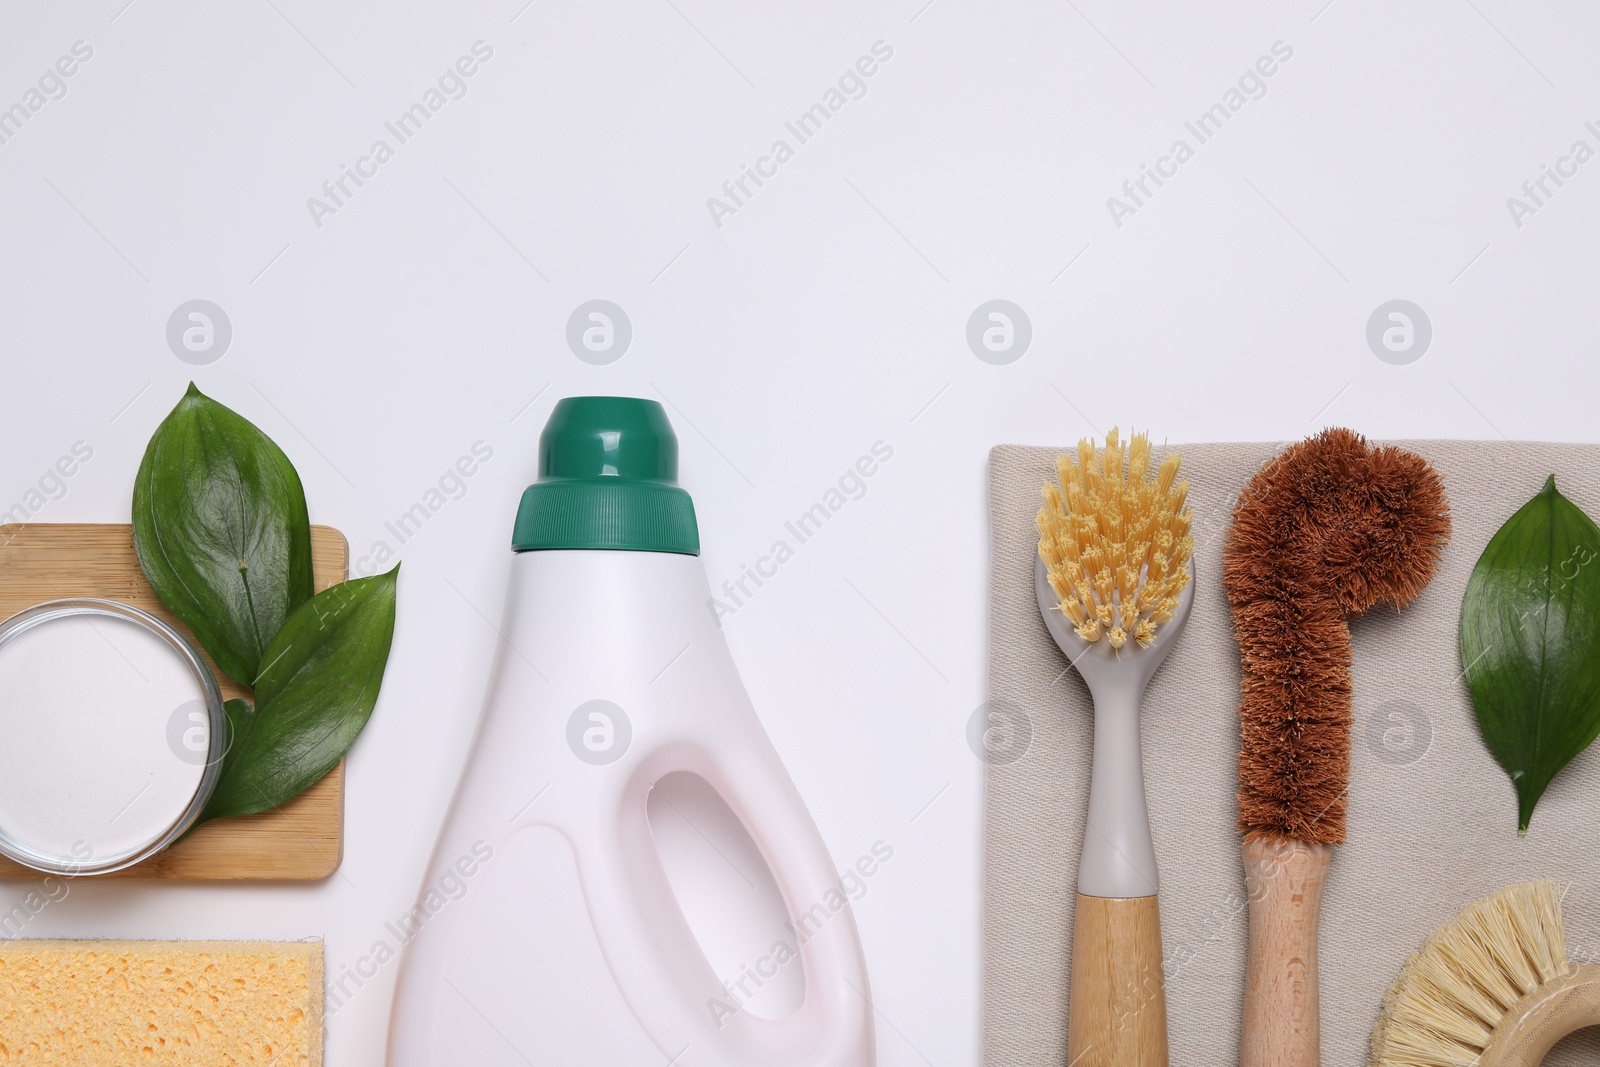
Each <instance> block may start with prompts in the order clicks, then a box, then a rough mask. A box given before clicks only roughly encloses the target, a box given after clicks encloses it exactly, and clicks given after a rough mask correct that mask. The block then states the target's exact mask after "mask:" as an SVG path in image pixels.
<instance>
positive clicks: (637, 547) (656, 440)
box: [511, 396, 700, 556]
mask: <svg viewBox="0 0 1600 1067" xmlns="http://www.w3.org/2000/svg"><path fill="white" fill-rule="evenodd" d="M551 548H610V549H623V550H630V551H635V552H680V553H683V554H685V555H690V556H698V555H699V554H700V530H699V527H698V526H697V525H696V523H695V519H694V501H693V500H691V499H689V494H688V493H687V492H685V491H684V490H683V489H682V488H680V487H679V486H678V435H677V434H675V433H673V432H672V423H670V422H668V421H667V413H666V411H665V410H664V409H663V408H662V407H661V405H660V404H658V403H656V402H655V401H654V400H642V399H639V398H638V397H631V396H569V397H567V398H566V399H564V400H561V401H559V402H558V403H557V404H556V406H555V410H554V411H552V412H551V413H550V421H549V422H547V423H545V425H544V433H542V434H540V435H539V480H538V481H536V482H534V483H533V484H532V485H530V486H528V488H527V489H526V490H524V491H523V494H522V504H521V506H519V507H518V508H517V522H516V526H515V527H514V528H513V529H512V532H511V549H512V551H514V552H533V551H538V550H539V549H551Z"/></svg>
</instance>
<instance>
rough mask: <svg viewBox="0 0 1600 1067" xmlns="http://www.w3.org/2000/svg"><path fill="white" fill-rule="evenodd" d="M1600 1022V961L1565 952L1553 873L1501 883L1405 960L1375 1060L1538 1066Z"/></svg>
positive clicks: (1379, 1063) (1432, 1066) (1422, 1065)
mask: <svg viewBox="0 0 1600 1067" xmlns="http://www.w3.org/2000/svg"><path fill="white" fill-rule="evenodd" d="M1586 1026H1600V966H1596V965H1594V964H1583V965H1578V964H1574V963H1573V962H1572V961H1571V960H1569V959H1568V958H1567V944H1566V935H1565V933H1564V931H1563V929H1562V925H1561V898H1560V895H1559V894H1558V892H1557V890H1556V887H1555V886H1554V885H1553V884H1552V883H1550V882H1527V883H1524V884H1522V885H1514V886H1511V887H1510V888H1508V889H1502V890H1500V892H1498V893H1495V894H1494V895H1493V896H1489V897H1485V898H1484V899H1482V900H1480V901H1478V902H1476V903H1474V904H1471V905H1469V906H1468V907H1467V908H1466V910H1464V911H1463V912H1462V913H1461V914H1460V915H1458V916H1456V917H1455V918H1454V919H1451V920H1450V921H1449V922H1447V923H1445V924H1444V925H1443V926H1441V927H1439V928H1438V929H1437V930H1435V931H1434V932H1433V933H1432V934H1430V935H1429V936H1428V939H1427V940H1426V941H1424V942H1423V944H1422V948H1420V949H1418V950H1417V952H1416V953H1415V954H1414V955H1413V956H1412V957H1411V958H1410V959H1409V960H1407V961H1406V965H1405V967H1404V968H1403V969H1402V970H1401V971H1400V977H1399V978H1397V979H1395V983H1394V985H1393V986H1391V987H1390V988H1389V994H1388V996H1386V997H1385V998H1384V1002H1383V1013H1382V1014H1381V1015H1380V1016H1379V1017H1378V1025H1377V1027H1376V1028H1374V1030H1373V1032H1372V1053H1371V1058H1370V1059H1369V1060H1368V1064H1369V1067H1535V1065H1536V1064H1538V1063H1540V1062H1542V1061H1543V1060H1544V1057H1545V1054H1546V1053H1548V1052H1549V1051H1550V1049H1551V1048H1552V1047H1554V1045H1555V1044H1556V1042H1558V1041H1560V1040H1561V1039H1562V1038H1564V1037H1566V1036H1567V1035H1568V1034H1570V1033H1572V1032H1573V1031H1575V1030H1581V1029H1582V1028H1584V1027H1586Z"/></svg>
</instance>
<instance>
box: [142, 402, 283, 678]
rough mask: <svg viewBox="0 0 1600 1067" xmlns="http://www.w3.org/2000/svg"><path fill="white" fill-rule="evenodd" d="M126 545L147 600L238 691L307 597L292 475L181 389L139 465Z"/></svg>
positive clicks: (227, 419) (231, 415) (244, 426)
mask: <svg viewBox="0 0 1600 1067" xmlns="http://www.w3.org/2000/svg"><path fill="white" fill-rule="evenodd" d="M133 544H134V548H135V550H136V551H137V553H138V556H139V566H140V567H141V568H142V569H143V570H144V574H145V577H146V578H147V579H149V581H150V586H151V588H152V589H154V590H155V593H156V596H158V597H160V598H161V602H162V603H163V604H165V605H166V606H167V607H168V608H169V609H171V611H172V613H173V614H174V615H176V616H177V617H178V618H179V619H181V620H182V621H183V624H184V625H185V626H187V627H188V628H189V630H190V632H191V633H193V634H194V636H195V637H196V639H198V640H199V642H200V644H201V645H203V646H204V647H205V650H206V651H207V652H209V653H211V658H212V660H213V661H215V663H216V665H217V667H218V669H220V670H221V671H222V672H223V673H224V674H226V675H228V676H229V677H230V678H233V679H235V680H236V681H239V682H241V683H243V684H244V685H251V684H252V683H254V681H255V679H256V674H257V672H258V669H259V667H260V665H261V663H262V654H263V652H265V650H266V648H267V645H268V643H269V642H270V641H271V640H272V639H273V636H274V635H276V634H277V632H278V630H279V628H280V627H282V626H283V623H284V620H285V619H287V618H288V617H289V614H290V612H292V611H294V610H295V609H296V608H297V607H299V606H300V605H302V604H304V603H306V602H307V601H308V600H310V599H311V593H312V588H313V587H312V577H311V524H310V521H309V519H308V518H307V515H306V496H305V490H304V489H302V488H301V486H300V477H299V475H297V474H296V473H295V470H294V466H293V465H292V464H291V463H290V462H289V457H287V456H285V455H284V454H283V450H282V449H280V448H279V447H278V446H277V445H275V444H273V443H272V440H271V439H270V438H268V437H267V435H266V434H264V433H262V432H261V431H260V430H258V429H257V428H256V427H255V426H254V425H253V424H252V423H251V422H249V421H248V420H247V419H245V418H243V417H242V416H240V415H238V414H237V413H235V412H233V411H231V410H229V409H228V408H226V407H223V406H222V405H221V404H219V403H217V402H216V401H215V400H212V399H210V398H209V397H207V396H204V395H203V394H202V393H201V392H200V390H198V389H196V388H195V387H194V383H192V382H191V383H190V384H189V391H188V392H187V393H185V394H184V396H183V399H182V400H180V401H178V406H177V407H175V408H173V409H172V412H171V414H169V415H168V416H167V417H166V419H165V420H164V421H163V422H162V423H161V425H160V426H159V427H157V428H156V432H155V435H154V436H152V437H151V438H150V444H149V445H148V447H146V448H145V453H144V460H143V461H142V462H141V463H140V464H139V473H138V476H137V478H136V479H135V481H134V484H133Z"/></svg>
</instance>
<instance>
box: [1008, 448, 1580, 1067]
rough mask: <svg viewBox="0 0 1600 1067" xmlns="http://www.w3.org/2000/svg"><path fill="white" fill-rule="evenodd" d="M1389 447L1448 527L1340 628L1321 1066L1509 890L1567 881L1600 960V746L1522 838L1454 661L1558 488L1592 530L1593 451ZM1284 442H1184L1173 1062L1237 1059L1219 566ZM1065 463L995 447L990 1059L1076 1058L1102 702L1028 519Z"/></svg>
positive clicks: (1235, 931) (1149, 756)
mask: <svg viewBox="0 0 1600 1067" xmlns="http://www.w3.org/2000/svg"><path fill="white" fill-rule="evenodd" d="M1398 443H1399V444H1401V445H1403V446H1404V447H1406V448H1410V449H1413V450H1415V451H1416V452H1419V453H1421V454H1422V455H1423V456H1425V457H1426V458H1427V459H1428V460H1429V461H1431V462H1432V463H1433V464H1434V466H1435V467H1436V468H1438V470H1439V472H1440V473H1441V474H1442V475H1443V477H1444V480H1445V488H1446V492H1447V493H1448V495H1449V499H1450V509H1451V515H1452V517H1453V520H1454V533H1453V535H1452V537H1451V540H1450V544H1449V546H1448V547H1447V548H1446V550H1445V553H1444V556H1443V558H1442V560H1441V561H1440V566H1439V570H1438V573H1437V574H1436V576H1435V577H1434V579H1433V581H1432V583H1431V584H1430V585H1429V586H1428V587H1427V589H1425V590H1424V591H1423V593H1422V595H1421V596H1420V597H1419V598H1418V599H1417V600H1416V601H1415V602H1414V603H1412V604H1411V605H1410V606H1409V607H1407V608H1406V609H1404V610H1403V611H1401V612H1399V613H1396V612H1395V611H1394V610H1393V609H1383V608H1379V609H1375V610H1374V611H1373V612H1372V613H1371V614H1370V615H1368V616H1365V617H1363V618H1361V619H1357V620H1355V621H1354V622H1353V623H1352V625H1351V632H1352V636H1353V639H1354V656H1355V668H1354V680H1355V693H1354V714H1355V726H1354V730H1353V758H1352V770H1351V788H1350V814H1349V838H1348V841H1347V843H1346V844H1345V845H1344V846H1343V847H1341V848H1339V849H1338V850H1337V851H1336V853H1335V855H1334V859H1333V866H1332V870H1331V873H1330V875H1329V878H1328V887H1327V895H1326V897H1325V900H1324V904H1323V916H1322V934H1321V949H1320V951H1321V980H1322V1060H1323V1063H1324V1064H1325V1065H1326V1067H1357V1065H1359V1064H1364V1063H1365V1062H1366V1055H1367V1048H1368V1041H1369V1039H1370V1036H1371V1033H1372V1027H1373V1023H1374V1022H1375V1021H1376V1019H1377V1015H1378V1009H1379V1006H1380V1004H1381V1003H1382V1000H1383V995H1384V992H1385V990H1387V989H1388V987H1389V984H1390V983H1391V982H1392V981H1393V980H1394V978H1395V976H1396V975H1397V974H1399V972H1400V967H1401V964H1402V963H1404V962H1405V959H1406V957H1407V955H1408V954H1410V953H1411V952H1412V951H1413V950H1414V949H1415V948H1416V947H1417V946H1418V945H1419V944H1420V943H1421V942H1422V939H1423V938H1424V936H1426V935H1427V933H1428V932H1429V931H1430V930H1432V929H1433V928H1434V927H1435V926H1436V925H1438V924H1439V923H1441V922H1444V921H1445V920H1447V919H1449V918H1451V917H1452V916H1454V915H1455V914H1456V913H1457V912H1458V911H1459V910H1460V909H1461V908H1462V906H1463V905H1465V904H1467V903H1468V902H1469V901H1471V900H1474V899H1476V898H1478V897H1480V896H1483V895H1485V894H1488V893H1491V892H1493V891H1494V890H1496V889H1499V888H1501V887H1502V886H1506V885H1510V884H1513V883H1515V882H1519V881H1524V880H1527V879H1531V878H1538V877H1547V878H1554V879H1556V880H1558V881H1560V882H1562V883H1570V884H1571V889H1570V891H1569V893H1568V895H1567V898H1566V904H1565V914H1566V926H1567V943H1568V947H1569V949H1570V950H1571V952H1572V954H1573V956H1574V957H1575V958H1578V959H1583V960H1590V961H1593V960H1597V959H1600V744H1597V745H1595V746H1592V747H1591V748H1590V749H1589V750H1588V751H1586V752H1585V753H1584V754H1582V755H1580V756H1579V757H1578V758H1577V759H1576V760H1574V761H1573V762H1572V763H1571V764H1570V765H1569V766H1568V767H1567V769H1566V770H1565V771H1563V772H1562V773H1561V774H1560V775H1559V776H1558V777H1557V778H1556V780H1555V782H1554V783H1552V785H1551V786H1550V789H1549V791H1548V792H1547V793H1546V794H1545V796H1544V799H1543V800H1542V801H1541V802H1540V804H1539V808H1538V811H1537V812H1536V813H1535V815H1534V818H1533V824H1532V827H1531V829H1530V830H1529V833H1528V835H1527V837H1525V838H1520V839H1519V838H1518V837H1517V824H1516V815H1517V804H1516V799H1515V795H1514V794H1513V792H1512V788H1511V783H1510V781H1509V780H1508V779H1507V777H1506V775H1505V773H1504V772H1503V771H1502V770H1501V769H1500V767H1499V765H1498V764H1496V763H1495V761H1494V758H1493V757H1492V756H1491V755H1490V754H1489V751H1488V750H1487V749H1486V748H1485V747H1484V744H1483V740H1482V738H1481V736H1480V735H1479V732H1478V726H1477V721H1476V720H1475V719H1474V717H1473V713H1472V706H1471V702H1470V699H1469V696H1468V693H1467V688H1466V684H1465V682H1464V681H1463V680H1462V677H1461V674H1462V663H1461V658H1460V655H1459V652H1458V650H1457V619H1458V615H1459V612H1460V608H1461V597H1462V593H1463V591H1464V590H1465V588H1466V582H1467V576H1468V575H1469V573H1470V572H1471V570H1472V567H1473V565H1474V564H1475V563H1476V562H1477V560H1478V556H1479V555H1480V554H1481V553H1482V552H1483V549H1484V546H1485V545H1487V544H1488V541H1489V538H1490V537H1491V536H1492V535H1493V533H1494V532H1495V530H1497V529H1499V527H1500V525H1501V524H1502V523H1503V522H1505V520H1506V519H1508V518H1509V517H1510V516H1511V515H1512V513H1513V512H1515V511H1516V510H1517V509H1518V508H1519V507H1521V506H1522V505H1523V504H1524V503H1526V502H1527V501H1528V500H1529V498H1531V497H1532V496H1533V495H1534V494H1535V493H1536V492H1538V491H1539V489H1540V487H1541V486H1542V485H1543V484H1544V480H1545V478H1546V476H1547V475H1550V474H1552V473H1553V474H1555V476H1556V483H1557V485H1558V487H1559V488H1560V489H1561V491H1562V492H1563V493H1564V494H1566V496H1567V497H1569V498H1570V499H1571V500H1572V501H1573V502H1574V503H1576V504H1577V505H1578V506H1579V507H1581V508H1583V509H1584V511H1586V512H1587V513H1588V514H1589V515H1591V516H1600V446H1592V445H1567V444H1544V443H1525V442H1513V443H1507V442H1486V441H1411V442H1398ZM1280 447H1281V446H1280V445H1276V444H1270V443H1250V444H1201V445H1187V446H1183V445H1176V446H1173V448H1174V450H1176V451H1178V452H1180V453H1181V454H1182V457H1183V474H1184V475H1185V476H1186V477H1187V478H1188V479H1189V482H1190V491H1189V499H1190V501H1191V502H1192V504H1193V507H1194V515H1195V521H1194V532H1195V569H1196V576H1197V577H1196V590H1195V600H1194V608H1193V614H1192V616H1191V618H1190V620H1189V624H1188V628H1187V630H1186V632H1185V633H1184V635H1183V638H1182V640H1180V641H1179V642H1178V644H1177V645H1176V647H1175V648H1174V649H1173V651H1172V654H1171V656H1170V658H1168V660H1167V661H1166V663H1165V664H1163V665H1162V667H1161V668H1160V670H1159V671H1157V673H1156V676H1155V679H1154V681H1153V682H1152V683H1151V685H1150V689H1149V691H1148V693H1147V694H1146V696H1145V703H1144V726H1143V738H1144V768H1145V781H1146V791H1147V794H1148V796H1149V803H1150V818H1151V822H1152V823H1153V825H1154V829H1155V848H1156V857H1157V859H1158V861H1159V863H1160V868H1161V926H1162V941H1163V946H1164V951H1165V957H1166V968H1165V969H1166V972H1167V1015H1168V1025H1169V1030H1170V1040H1171V1059H1172V1063H1173V1064H1174V1065H1175V1067H1214V1065H1223V1064H1233V1063H1237V1062H1238V1048H1239V1014H1240V1002H1241V997H1242V987H1243V982H1244V961H1245V945H1246V936H1245V935H1246V922H1245V904H1244V902H1245V887H1244V879H1243V875H1242V874H1241V867H1240V859H1239V836H1238V834H1237V832H1236V831H1235V828H1234V822H1235V819H1236V817H1237V814H1238V808H1237V802H1236V799H1235V788H1234V785H1235V766H1236V760H1237V757H1238V706H1239V660H1238V649H1237V646H1236V645H1235V644H1234V640H1233V626H1232V619H1231V617H1230V615H1229V613H1228V604H1227V600H1226V598H1225V597H1224V595H1223V591H1222V583H1221V577H1220V573H1221V570H1220V567H1221V552H1222V544H1223V538H1224V535H1225V534H1226V532H1227V528H1228V524H1229V519H1230V515H1231V512H1232V508H1233V504H1234V500H1235V499H1236V497H1237V496H1238V493H1239V491H1240V490H1241V489H1242V488H1243V487H1244V484H1245V482H1246V481H1248V480H1249V478H1250V477H1251V475H1253V474H1254V473H1255V472H1256V471H1257V470H1258V469H1259V468H1260V467H1261V465H1262V464H1263V463H1264V462H1265V461H1266V460H1267V459H1269V458H1270V457H1271V456H1273V455H1274V454H1275V453H1276V452H1277V451H1278V450H1279V449H1280ZM1060 451H1061V450H1059V449H1051V448H1029V447H1022V446H1014V445H1002V446H999V447H997V448H995V449H994V450H993V451H992V452H991V453H990V457H989V508H990V518H989V521H990V552H991V560H990V593H989V597H990V600H989V682H988V700H989V703H988V709H989V710H990V711H991V712H992V713H993V717H992V718H991V720H990V721H991V723H992V724H997V725H996V732H994V733H992V734H991V739H992V740H993V741H994V744H993V746H992V747H991V748H990V749H988V750H987V753H988V760H989V765H988V766H987V767H986V768H985V772H986V786H985V814H984V864H983V868H984V884H983V967H984V976H983V1062H984V1064H985V1065H986V1067H1014V1065H1034V1064H1041V1065H1064V1064H1065V1063H1066V1056H1065V1050H1066V1032H1067V974H1068V960H1069V958H1070V954H1071V951H1072V912H1073V903H1074V890H1075V884H1076V876H1077V861H1078V852H1079V847H1080V844H1081V842H1082V837H1083V832H1084V812H1085V809H1086V806H1087V804H1088V796H1089V765H1090V728H1091V722H1092V708H1091V705H1090V702H1089V696H1088V692H1087V690H1086V689H1085V688H1084V684H1083V681H1082V679H1081V678H1079V677H1078V675H1077V673H1076V672H1074V671H1071V670H1069V669H1067V661H1066V658H1065V657H1064V656H1063V655H1062V654H1061V652H1060V650H1059V649H1057V648H1056V646H1055V644H1054V643H1053V642H1052V641H1051V639H1050V635H1049V634H1048V633H1047V632H1046V630H1045V628H1044V624H1043V622H1042V621H1041V619H1040V616H1039V609H1038V607H1037V605H1036V603H1035V601H1034V592H1033V566H1034V557H1035V553H1036V551H1037V547H1036V546H1037V533H1036V531H1035V528H1034V515H1035V513H1036V512H1037V511H1038V508H1039V502H1040V501H1039V490H1040V487H1041V486H1042V485H1043V484H1044V481H1045V479H1046V478H1048V477H1053V475H1054V471H1055V458H1056V456H1057V455H1058V454H1059V452H1060ZM1006 722H1009V723H1010V725H1009V726H1007V725H1000V724H1004V723H1006ZM1546 1063H1547V1064H1551V1065H1561V1067H1569V1065H1570V1067H1577V1065H1579V1064H1589V1065H1592V1064H1595V1063H1600V1029H1595V1030H1589V1031H1584V1032H1582V1033H1580V1034H1577V1035H1574V1036H1573V1037H1570V1038H1568V1039H1567V1040H1566V1041H1564V1042H1562V1044H1561V1045H1559V1046H1557V1048H1556V1049H1555V1050H1554V1051H1552V1053H1551V1055H1550V1057H1549V1058H1548V1059H1547V1060H1546Z"/></svg>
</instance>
